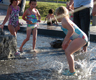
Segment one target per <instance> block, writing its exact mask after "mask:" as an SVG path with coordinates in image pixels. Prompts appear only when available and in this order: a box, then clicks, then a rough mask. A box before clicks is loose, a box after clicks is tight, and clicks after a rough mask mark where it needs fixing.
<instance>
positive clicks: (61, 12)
mask: <svg viewBox="0 0 96 80" xmlns="http://www.w3.org/2000/svg"><path fill="white" fill-rule="evenodd" d="M55 14H56V15H58V14H59V15H62V16H65V17H66V16H68V17H69V11H68V9H67V8H66V7H64V6H60V7H58V8H57V9H56V11H55Z"/></svg>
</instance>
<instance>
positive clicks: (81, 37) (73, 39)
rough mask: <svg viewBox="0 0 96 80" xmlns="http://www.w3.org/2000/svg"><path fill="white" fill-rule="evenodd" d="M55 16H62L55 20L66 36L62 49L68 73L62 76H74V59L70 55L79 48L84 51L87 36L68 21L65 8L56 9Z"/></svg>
mask: <svg viewBox="0 0 96 80" xmlns="http://www.w3.org/2000/svg"><path fill="white" fill-rule="evenodd" d="M56 16H62V17H60V18H58V19H57V20H58V21H59V22H61V24H62V27H61V29H62V30H63V32H64V33H65V34H66V36H65V38H64V40H63V43H62V48H63V50H65V54H66V57H67V60H68V64H69V71H66V72H64V73H63V74H64V75H68V76H69V75H74V74H75V68H74V58H73V57H72V54H73V53H75V52H76V51H78V50H79V49H80V48H81V47H83V50H84V51H86V46H84V45H86V43H87V42H88V38H87V35H86V34H85V33H84V32H83V31H82V30H81V29H80V28H79V27H78V26H77V25H76V24H74V23H73V22H72V21H71V20H70V19H69V12H68V10H67V8H66V7H64V6H61V7H59V8H57V9H56Z"/></svg>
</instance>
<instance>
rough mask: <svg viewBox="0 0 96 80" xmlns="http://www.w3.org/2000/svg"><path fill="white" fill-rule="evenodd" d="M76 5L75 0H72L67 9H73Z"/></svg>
mask: <svg viewBox="0 0 96 80" xmlns="http://www.w3.org/2000/svg"><path fill="white" fill-rule="evenodd" d="M73 4H74V1H73V0H70V2H69V4H68V5H67V9H69V10H70V9H72V6H73Z"/></svg>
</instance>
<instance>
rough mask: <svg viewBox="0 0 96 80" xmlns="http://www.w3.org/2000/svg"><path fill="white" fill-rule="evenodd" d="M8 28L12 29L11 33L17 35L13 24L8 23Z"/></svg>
mask: <svg viewBox="0 0 96 80" xmlns="http://www.w3.org/2000/svg"><path fill="white" fill-rule="evenodd" d="M8 29H9V31H10V33H11V34H12V35H13V36H15V37H16V31H15V28H14V27H13V26H12V25H8Z"/></svg>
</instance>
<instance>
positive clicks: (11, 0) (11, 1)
mask: <svg viewBox="0 0 96 80" xmlns="http://www.w3.org/2000/svg"><path fill="white" fill-rule="evenodd" d="M13 1H20V2H21V0H10V5H11V4H12V3H13ZM10 5H9V6H10Z"/></svg>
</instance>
